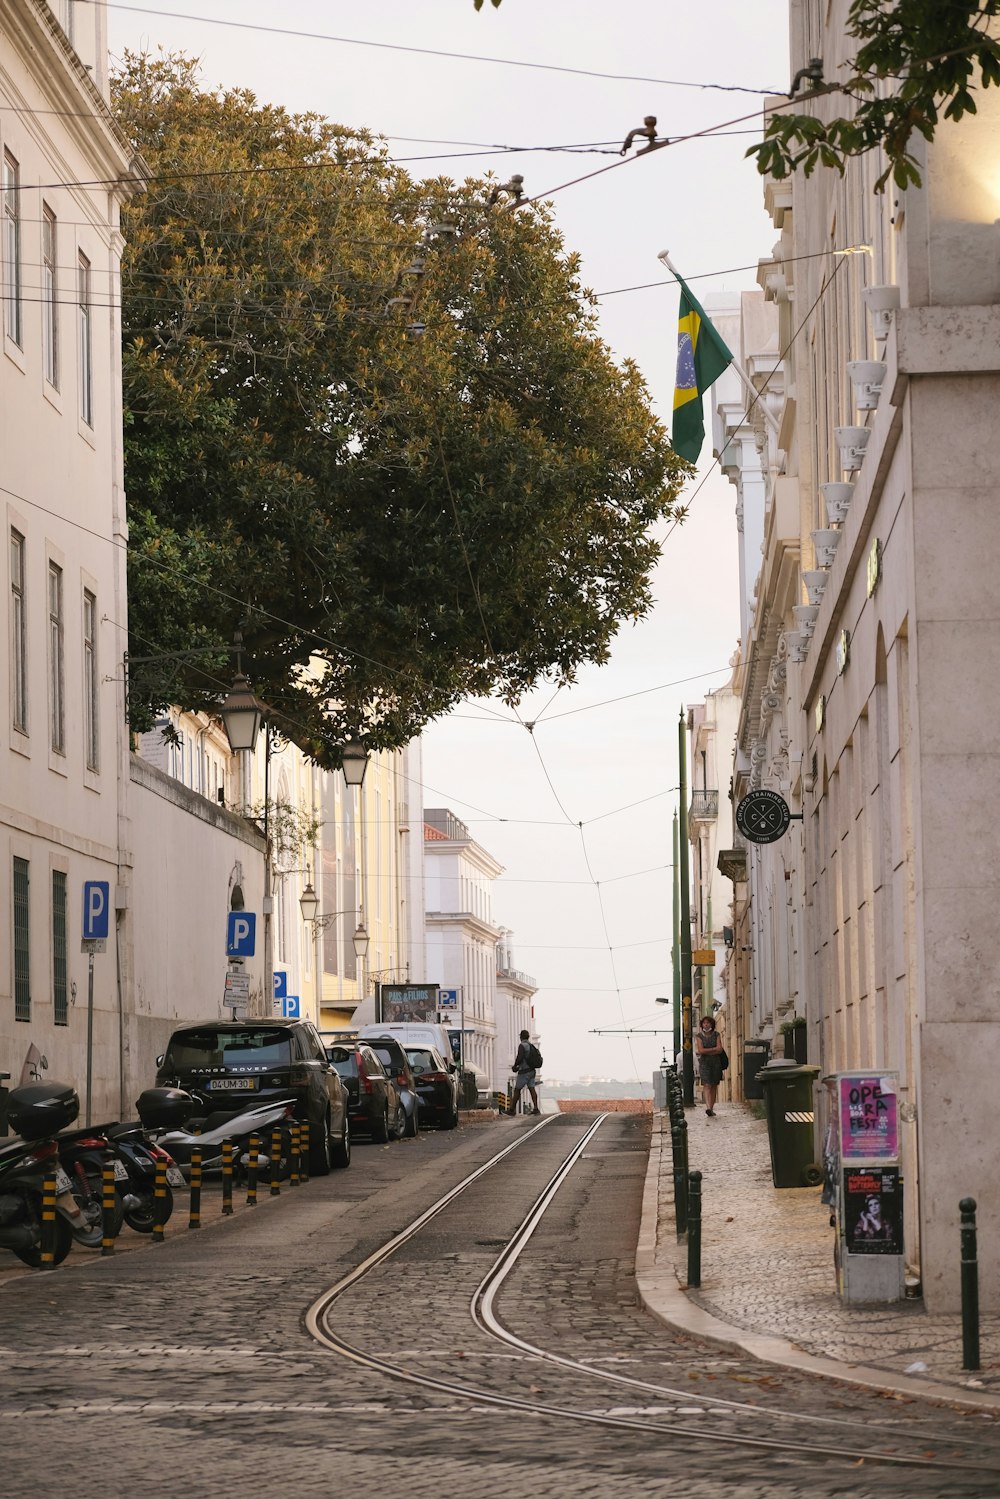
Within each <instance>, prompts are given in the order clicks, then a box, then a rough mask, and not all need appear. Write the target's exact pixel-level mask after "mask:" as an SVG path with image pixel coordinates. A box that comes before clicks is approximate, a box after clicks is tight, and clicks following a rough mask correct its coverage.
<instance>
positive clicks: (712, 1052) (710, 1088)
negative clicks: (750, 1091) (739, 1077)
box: [694, 1015, 722, 1119]
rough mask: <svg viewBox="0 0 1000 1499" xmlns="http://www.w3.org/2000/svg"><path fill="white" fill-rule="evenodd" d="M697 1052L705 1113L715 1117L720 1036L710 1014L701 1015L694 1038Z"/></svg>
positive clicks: (720, 1069)
mask: <svg viewBox="0 0 1000 1499" xmlns="http://www.w3.org/2000/svg"><path fill="white" fill-rule="evenodd" d="M694 1044H695V1050H696V1051H697V1053H698V1076H699V1078H700V1079H701V1089H702V1093H703V1094H704V1096H705V1113H706V1114H707V1115H708V1117H709V1119H714V1118H715V1100H716V1098H717V1097H718V1094H719V1084H720V1083H721V1082H722V1037H721V1036H720V1035H719V1032H718V1031H717V1030H716V1028H715V1021H714V1020H713V1019H712V1017H711V1015H703V1016H702V1019H701V1023H700V1025H699V1026H698V1034H697V1035H696V1036H695V1038H694Z"/></svg>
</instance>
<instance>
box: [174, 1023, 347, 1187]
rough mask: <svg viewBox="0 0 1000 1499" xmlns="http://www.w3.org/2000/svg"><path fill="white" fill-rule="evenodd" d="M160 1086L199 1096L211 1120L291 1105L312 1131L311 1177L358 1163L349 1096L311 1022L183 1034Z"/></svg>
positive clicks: (190, 1028) (208, 1027)
mask: <svg viewBox="0 0 1000 1499" xmlns="http://www.w3.org/2000/svg"><path fill="white" fill-rule="evenodd" d="M156 1082H157V1086H158V1087H176V1088H184V1089H185V1090H186V1091H187V1092H188V1093H193V1094H194V1095H195V1097H196V1098H197V1099H198V1100H199V1101H200V1102H201V1103H202V1104H203V1106H204V1107H205V1109H206V1112H207V1115H208V1117H209V1118H211V1117H212V1116H214V1115H216V1114H218V1115H222V1116H224V1115H225V1114H226V1113H229V1114H230V1115H231V1114H233V1113H234V1112H235V1111H237V1110H240V1109H243V1108H246V1107H247V1105H248V1104H251V1103H255V1104H257V1103H268V1102H270V1101H271V1100H277V1099H279V1098H282V1097H285V1098H288V1099H289V1100H291V1101H294V1103H295V1116H296V1118H297V1119H302V1120H308V1123H309V1170H310V1173H311V1174H312V1175H313V1176H325V1175H326V1174H327V1172H328V1171H329V1170H330V1166H331V1163H332V1164H333V1165H335V1166H349V1165H350V1163H351V1131H350V1124H349V1122H348V1109H347V1099H346V1097H345V1094H344V1089H343V1087H342V1086H341V1082H340V1078H339V1076H338V1075H337V1072H336V1070H335V1069H334V1068H333V1067H331V1065H330V1062H329V1060H328V1058H327V1055H326V1052H325V1051H324V1049H323V1044H322V1042H321V1041H320V1039H319V1034H318V1032H317V1031H316V1028H315V1027H314V1026H313V1025H312V1024H311V1023H310V1022H309V1021H308V1020H205V1021H201V1022H200V1023H199V1024H197V1025H185V1026H182V1027H181V1028H180V1029H179V1030H176V1031H174V1033H173V1035H172V1036H171V1037H170V1040H169V1042H168V1044H167V1049H166V1051H165V1052H164V1054H163V1056H162V1057H158V1058H157V1073H156ZM217 1122H218V1123H221V1122H223V1119H222V1118H220V1119H219V1120H218V1121H217Z"/></svg>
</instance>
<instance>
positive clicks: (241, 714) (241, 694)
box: [219, 672, 264, 755]
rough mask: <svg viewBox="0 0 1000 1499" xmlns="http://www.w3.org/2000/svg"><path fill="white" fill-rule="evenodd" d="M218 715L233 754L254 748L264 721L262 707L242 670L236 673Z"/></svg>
mask: <svg viewBox="0 0 1000 1499" xmlns="http://www.w3.org/2000/svg"><path fill="white" fill-rule="evenodd" d="M219 716H220V718H221V719H222V723H223V726H224V728H225V730H226V738H227V739H228V740H229V748H230V749H231V750H232V752H233V754H234V755H238V754H240V752H241V751H244V750H252V749H253V748H254V746H255V745H256V743H257V736H258V734H259V733H260V726H261V724H262V723H263V722H264V709H263V707H262V705H261V703H260V701H259V700H258V699H257V698H256V697H255V696H254V694H253V692H252V691H251V688H250V683H249V682H248V681H247V679H246V677H245V676H244V675H243V673H242V672H238V673H237V676H236V679H235V681H234V682H233V685H232V687H231V688H230V689H229V693H228V695H227V697H226V700H225V702H224V703H223V704H222V707H221V708H220V709H219Z"/></svg>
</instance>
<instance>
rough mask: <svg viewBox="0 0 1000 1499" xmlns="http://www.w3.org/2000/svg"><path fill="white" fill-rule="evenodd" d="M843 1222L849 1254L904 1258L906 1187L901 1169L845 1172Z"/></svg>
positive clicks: (871, 1169)
mask: <svg viewBox="0 0 1000 1499" xmlns="http://www.w3.org/2000/svg"><path fill="white" fill-rule="evenodd" d="M842 1221H843V1230H844V1243H845V1246H846V1248H847V1252H848V1254H902V1252H903V1183H902V1179H901V1177H900V1174H899V1167H898V1166H867V1167H859V1168H856V1169H851V1168H850V1167H848V1168H847V1169H845V1171H844V1197H843V1205H842Z"/></svg>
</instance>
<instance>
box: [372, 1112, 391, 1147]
mask: <svg viewBox="0 0 1000 1499" xmlns="http://www.w3.org/2000/svg"><path fill="white" fill-rule="evenodd" d="M372 1139H373V1140H374V1141H375V1144H376V1145H386V1144H388V1141H389V1105H388V1104H386V1106H385V1108H384V1109H383V1110H382V1113H381V1115H380V1116H379V1118H378V1119H376V1120H374V1121H373V1123H372Z"/></svg>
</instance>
